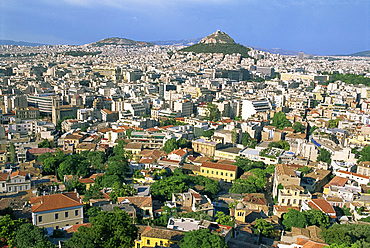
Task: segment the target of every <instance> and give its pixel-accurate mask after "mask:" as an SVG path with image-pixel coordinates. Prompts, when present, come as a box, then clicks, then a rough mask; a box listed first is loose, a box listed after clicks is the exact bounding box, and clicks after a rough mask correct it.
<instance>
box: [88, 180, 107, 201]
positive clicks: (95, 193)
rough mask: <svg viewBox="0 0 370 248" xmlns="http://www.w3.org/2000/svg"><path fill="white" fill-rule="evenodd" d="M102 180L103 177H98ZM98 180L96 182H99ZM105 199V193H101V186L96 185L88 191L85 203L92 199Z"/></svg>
mask: <svg viewBox="0 0 370 248" xmlns="http://www.w3.org/2000/svg"><path fill="white" fill-rule="evenodd" d="M98 178H101V177H98ZM98 178H97V179H96V180H98ZM102 197H103V193H102V192H101V191H100V188H99V186H97V185H96V184H95V185H94V186H92V187H90V188H89V189H88V190H86V193H85V198H84V201H86V202H88V201H90V199H101V198H102Z"/></svg>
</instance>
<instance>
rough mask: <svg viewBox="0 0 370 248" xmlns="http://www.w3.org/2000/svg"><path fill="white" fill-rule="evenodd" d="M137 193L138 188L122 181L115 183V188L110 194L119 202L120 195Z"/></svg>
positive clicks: (113, 199)
mask: <svg viewBox="0 0 370 248" xmlns="http://www.w3.org/2000/svg"><path fill="white" fill-rule="evenodd" d="M134 194H136V190H135V189H134V188H133V187H132V186H131V185H122V184H121V183H115V184H114V185H113V189H112V191H111V192H110V194H109V197H110V199H111V200H112V201H114V202H117V198H118V197H123V196H132V195H134Z"/></svg>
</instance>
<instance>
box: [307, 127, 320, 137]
mask: <svg viewBox="0 0 370 248" xmlns="http://www.w3.org/2000/svg"><path fill="white" fill-rule="evenodd" d="M317 129H319V128H318V127H316V126H312V127H310V128H309V131H308V134H309V135H312V134H313V132H315V130H317Z"/></svg>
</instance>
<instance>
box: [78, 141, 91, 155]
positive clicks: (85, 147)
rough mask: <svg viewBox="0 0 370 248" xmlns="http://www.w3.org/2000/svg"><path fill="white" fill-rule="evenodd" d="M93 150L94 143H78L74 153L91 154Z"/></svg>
mask: <svg viewBox="0 0 370 248" xmlns="http://www.w3.org/2000/svg"><path fill="white" fill-rule="evenodd" d="M95 149H96V144H94V143H80V144H78V145H77V147H76V152H77V153H81V152H84V151H87V152H90V151H91V152H93V151H95Z"/></svg>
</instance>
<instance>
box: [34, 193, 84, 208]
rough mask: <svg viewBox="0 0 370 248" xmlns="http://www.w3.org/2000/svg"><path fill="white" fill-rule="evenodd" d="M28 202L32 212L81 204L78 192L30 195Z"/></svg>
mask: <svg viewBox="0 0 370 248" xmlns="http://www.w3.org/2000/svg"><path fill="white" fill-rule="evenodd" d="M30 202H31V205H32V206H31V209H32V212H33V213H37V212H43V211H49V210H55V209H62V208H70V207H77V206H83V204H82V203H80V198H79V196H78V193H74V192H71V193H61V194H55V195H45V196H44V195H42V196H36V197H31V199H30Z"/></svg>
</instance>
